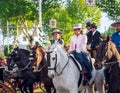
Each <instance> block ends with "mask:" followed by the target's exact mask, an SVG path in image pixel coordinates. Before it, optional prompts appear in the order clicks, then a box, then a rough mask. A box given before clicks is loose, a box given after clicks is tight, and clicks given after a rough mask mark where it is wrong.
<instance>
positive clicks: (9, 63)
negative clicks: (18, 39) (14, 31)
mask: <svg viewBox="0 0 120 93" xmlns="http://www.w3.org/2000/svg"><path fill="white" fill-rule="evenodd" d="M17 49H18V48H15V49H13V51H12V52H11V54H8V55H7V66H8V70H12V69H13V67H14V65H15V60H16V59H17V60H18V59H19V58H18V56H17Z"/></svg>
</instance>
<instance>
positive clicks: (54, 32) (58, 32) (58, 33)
mask: <svg viewBox="0 0 120 93" xmlns="http://www.w3.org/2000/svg"><path fill="white" fill-rule="evenodd" d="M54 33H58V34H62V32H52V33H51V34H52V35H54Z"/></svg>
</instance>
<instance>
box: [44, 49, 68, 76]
mask: <svg viewBox="0 0 120 93" xmlns="http://www.w3.org/2000/svg"><path fill="white" fill-rule="evenodd" d="M46 53H47V63H48V66H51V64H50V57H51V56H50V54H51V53H53V51H50V52H46ZM53 59H54V60H55V65H54V67H53V68H51V67H48V70H54V71H55V73H56V75H58V76H59V75H61V74H62V73H63V71H64V69H65V68H66V66H67V65H68V63H69V58H68V60H67V63H66V64H65V65H64V67H63V68H62V70H61V71H60V72H59V73H58V72H57V53H56V52H55V57H54V58H53Z"/></svg>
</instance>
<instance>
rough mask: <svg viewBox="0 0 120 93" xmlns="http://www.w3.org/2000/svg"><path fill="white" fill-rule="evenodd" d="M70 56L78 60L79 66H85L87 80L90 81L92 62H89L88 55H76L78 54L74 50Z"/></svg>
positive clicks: (81, 53)
mask: <svg viewBox="0 0 120 93" xmlns="http://www.w3.org/2000/svg"><path fill="white" fill-rule="evenodd" d="M72 54H73V55H74V57H75V58H76V59H77V60H78V62H80V64H81V65H84V66H85V68H86V69H87V73H88V78H89V79H90V78H91V77H92V75H91V71H92V62H91V59H90V56H89V54H88V53H86V52H80V53H78V52H76V50H75V51H73V52H72Z"/></svg>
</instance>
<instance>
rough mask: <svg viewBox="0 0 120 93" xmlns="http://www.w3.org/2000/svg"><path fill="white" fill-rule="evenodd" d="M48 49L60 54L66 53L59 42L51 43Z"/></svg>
mask: <svg viewBox="0 0 120 93" xmlns="http://www.w3.org/2000/svg"><path fill="white" fill-rule="evenodd" d="M50 49H52V50H55V51H59V52H60V53H61V54H62V55H67V52H66V50H65V48H64V47H63V46H62V45H61V44H58V43H57V44H53V45H52V46H51V47H50Z"/></svg>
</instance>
